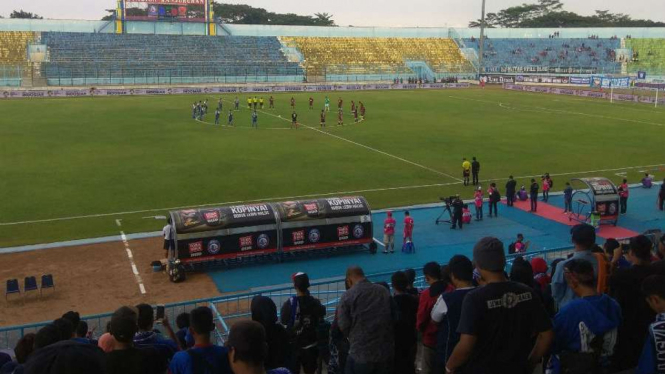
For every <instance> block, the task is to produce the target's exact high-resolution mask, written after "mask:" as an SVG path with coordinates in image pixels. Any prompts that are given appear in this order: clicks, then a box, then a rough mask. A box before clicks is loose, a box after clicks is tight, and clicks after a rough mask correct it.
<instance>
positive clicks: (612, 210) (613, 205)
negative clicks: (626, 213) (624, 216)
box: [608, 203, 617, 216]
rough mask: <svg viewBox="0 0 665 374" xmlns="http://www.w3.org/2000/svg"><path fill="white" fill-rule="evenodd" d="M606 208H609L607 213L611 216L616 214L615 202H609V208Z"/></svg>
mask: <svg viewBox="0 0 665 374" xmlns="http://www.w3.org/2000/svg"><path fill="white" fill-rule="evenodd" d="M608 210H609V214H610V215H611V216H613V215H615V214H617V205H616V203H611V204H610V208H609V209H608Z"/></svg>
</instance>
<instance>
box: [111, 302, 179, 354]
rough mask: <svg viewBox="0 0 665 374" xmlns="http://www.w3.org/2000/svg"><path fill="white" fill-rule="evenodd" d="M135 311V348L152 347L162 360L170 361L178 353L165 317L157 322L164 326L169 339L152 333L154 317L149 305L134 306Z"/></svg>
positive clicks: (174, 338) (175, 338) (173, 335)
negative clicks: (137, 329) (136, 330)
mask: <svg viewBox="0 0 665 374" xmlns="http://www.w3.org/2000/svg"><path fill="white" fill-rule="evenodd" d="M136 309H137V310H138V326H139V332H138V333H137V334H136V335H135V336H134V345H135V346H136V347H137V348H144V347H153V348H155V349H156V350H157V351H158V352H159V354H160V355H161V357H162V359H163V360H165V361H166V362H168V361H170V360H171V358H172V357H173V355H174V354H175V353H176V352H177V351H178V343H177V341H178V338H177V337H176V335H175V333H174V332H173V328H171V324H170V323H169V321H168V319H167V317H166V315H165V316H164V319H163V320H161V321H157V322H160V323H161V324H162V326H164V329H165V330H166V331H167V333H168V334H169V338H170V339H167V338H165V337H164V336H162V334H160V333H158V332H155V331H153V327H154V324H155V315H154V312H153V310H152V307H151V306H150V305H148V304H139V305H137V306H136ZM116 340H117V339H116Z"/></svg>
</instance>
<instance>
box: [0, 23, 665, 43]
mask: <svg viewBox="0 0 665 374" xmlns="http://www.w3.org/2000/svg"><path fill="white" fill-rule="evenodd" d="M107 25H108V21H83V20H51V19H46V20H28V19H0V31H35V32H47V31H60V32H91V33H93V32H102V33H112V32H113V31H114V30H113V27H108V26H107ZM126 25H127V26H126V29H127V32H128V33H133V34H183V35H205V24H203V23H187V22H146V21H127V22H126ZM452 30H454V31H455V32H456V33H457V34H458V35H459V36H460V37H462V38H470V37H472V36H473V37H479V36H480V30H479V29H477V28H448V27H320V26H281V25H224V28H222V27H221V25H217V31H218V35H226V34H227V33H230V34H231V35H238V36H319V37H378V38H382V37H384V38H448V37H450V32H451V31H452ZM557 31H558V32H559V34H560V37H561V38H587V37H589V36H590V35H598V36H599V37H600V38H610V37H612V36H615V35H616V36H618V37H620V38H621V37H625V36H626V35H631V36H632V37H633V38H634V39H637V38H665V27H655V28H635V27H626V28H611V27H609V28H561V29H559V28H534V29H487V30H486V32H487V35H488V36H489V37H490V38H516V39H519V38H547V37H548V36H549V35H551V34H553V33H554V32H557Z"/></svg>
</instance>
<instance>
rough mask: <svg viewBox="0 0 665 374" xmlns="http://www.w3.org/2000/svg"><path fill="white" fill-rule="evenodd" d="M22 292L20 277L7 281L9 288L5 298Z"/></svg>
mask: <svg viewBox="0 0 665 374" xmlns="http://www.w3.org/2000/svg"><path fill="white" fill-rule="evenodd" d="M13 293H17V294H19V295H20V294H21V289H20V288H19V287H18V279H9V280H8V281H7V290H6V291H5V300H7V297H8V296H9V295H10V294H13Z"/></svg>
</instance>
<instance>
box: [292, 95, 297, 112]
mask: <svg viewBox="0 0 665 374" xmlns="http://www.w3.org/2000/svg"><path fill="white" fill-rule="evenodd" d="M291 109H294V110H295V109H296V99H294V98H293V96H291Z"/></svg>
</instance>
